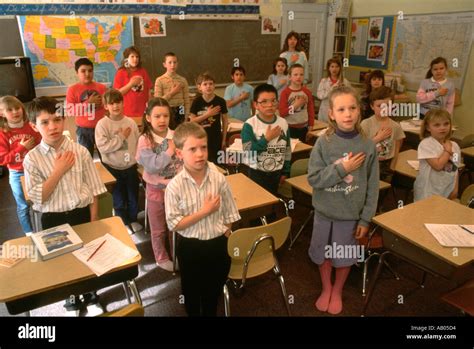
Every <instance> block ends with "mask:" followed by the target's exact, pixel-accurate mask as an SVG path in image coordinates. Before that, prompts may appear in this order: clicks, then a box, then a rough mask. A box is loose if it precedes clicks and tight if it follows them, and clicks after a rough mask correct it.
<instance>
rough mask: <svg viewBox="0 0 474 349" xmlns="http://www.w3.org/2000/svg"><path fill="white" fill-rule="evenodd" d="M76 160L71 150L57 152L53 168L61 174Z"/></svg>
mask: <svg viewBox="0 0 474 349" xmlns="http://www.w3.org/2000/svg"><path fill="white" fill-rule="evenodd" d="M75 161H76V159H75V156H74V153H73V152H72V151H66V152H64V153H61V154H58V155H57V156H56V159H55V160H54V169H53V171H57V172H59V173H61V174H64V173H66V172H67V171H68V170H69V169H70V168H71V167H72V166H74V162H75Z"/></svg>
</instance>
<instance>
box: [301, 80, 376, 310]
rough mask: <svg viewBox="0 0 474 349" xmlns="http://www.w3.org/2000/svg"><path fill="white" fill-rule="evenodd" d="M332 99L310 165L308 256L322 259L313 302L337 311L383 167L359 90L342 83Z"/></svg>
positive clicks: (323, 308) (365, 230)
mask: <svg viewBox="0 0 474 349" xmlns="http://www.w3.org/2000/svg"><path fill="white" fill-rule="evenodd" d="M328 99H329V128H328V131H327V133H326V136H324V137H319V138H318V140H317V142H316V144H315V146H314V148H313V150H312V152H311V157H310V160H309V168H308V182H309V184H310V185H311V186H312V187H313V200H312V201H313V206H314V208H315V215H314V225H313V235H312V237H311V244H310V247H309V256H310V258H311V260H312V261H313V262H314V263H316V264H318V266H319V272H320V276H321V282H322V292H321V295H320V296H319V298H318V299H317V300H316V303H315V306H316V308H317V309H318V310H320V311H327V312H329V313H330V314H338V313H340V312H341V311H342V289H343V287H344V283H345V281H346V279H347V276H348V275H349V271H350V269H351V266H352V265H353V264H355V263H356V261H357V259H360V258H362V257H363V256H362V255H358V254H359V253H357V251H358V248H357V247H358V244H357V241H356V239H360V238H362V237H363V236H365V234H366V233H367V231H368V227H369V223H370V221H371V219H372V217H373V215H374V214H375V210H376V207H377V198H378V191H379V188H378V185H379V184H378V181H379V170H378V161H377V152H376V150H375V144H374V143H373V142H372V140H370V139H367V138H365V137H364V136H363V134H362V132H361V128H360V107H359V101H358V99H357V96H356V92H355V91H354V90H353V89H352V88H350V87H347V86H341V87H337V88H335V89H333V90H332V91H331V93H330V95H329V98H328ZM341 250H343V251H344V253H343V254H342V255H341V253H340V252H341ZM333 267H334V268H336V277H335V281H334V283H332V281H331V273H332V268H333Z"/></svg>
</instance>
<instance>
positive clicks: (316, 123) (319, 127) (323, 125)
mask: <svg viewBox="0 0 474 349" xmlns="http://www.w3.org/2000/svg"><path fill="white" fill-rule="evenodd" d="M326 127H328V123H327V122H324V121H320V120H314V125H313V129H312V130H311V131H316V130H322V129H323V128H326Z"/></svg>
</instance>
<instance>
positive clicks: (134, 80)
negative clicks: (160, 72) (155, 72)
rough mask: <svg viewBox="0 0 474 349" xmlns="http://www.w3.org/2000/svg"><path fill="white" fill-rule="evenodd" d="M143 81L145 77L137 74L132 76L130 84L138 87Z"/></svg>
mask: <svg viewBox="0 0 474 349" xmlns="http://www.w3.org/2000/svg"><path fill="white" fill-rule="evenodd" d="M142 81H143V78H142V77H141V76H138V75H135V76H132V78H131V79H130V81H129V84H130V85H131V86H132V87H136V86H140V85H141V83H142Z"/></svg>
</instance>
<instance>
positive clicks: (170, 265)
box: [156, 259, 173, 271]
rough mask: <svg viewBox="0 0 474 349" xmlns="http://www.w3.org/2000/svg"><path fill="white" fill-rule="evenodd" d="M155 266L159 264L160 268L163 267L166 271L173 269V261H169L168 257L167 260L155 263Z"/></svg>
mask: <svg viewBox="0 0 474 349" xmlns="http://www.w3.org/2000/svg"><path fill="white" fill-rule="evenodd" d="M156 265H157V266H159V267H160V268H161V269H164V270H166V271H173V262H172V261H170V260H169V259H168V260H167V261H164V262H161V263H156Z"/></svg>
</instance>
